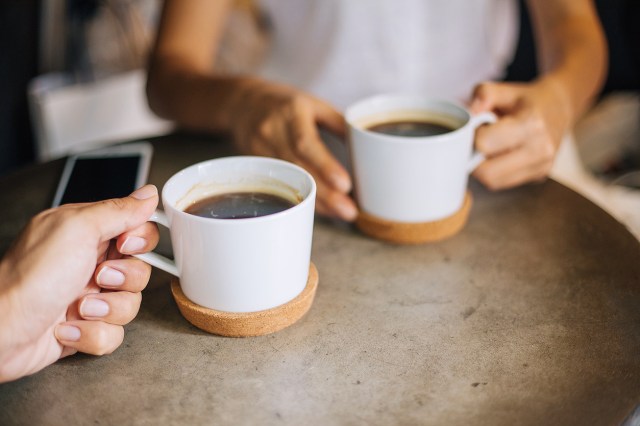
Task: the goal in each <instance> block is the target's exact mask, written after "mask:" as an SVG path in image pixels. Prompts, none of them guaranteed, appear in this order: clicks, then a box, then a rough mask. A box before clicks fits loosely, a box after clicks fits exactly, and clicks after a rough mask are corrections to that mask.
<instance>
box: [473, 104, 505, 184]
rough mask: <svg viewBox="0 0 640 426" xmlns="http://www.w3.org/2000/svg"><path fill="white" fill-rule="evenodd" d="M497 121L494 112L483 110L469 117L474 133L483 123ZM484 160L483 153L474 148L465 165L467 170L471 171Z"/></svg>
mask: <svg viewBox="0 0 640 426" xmlns="http://www.w3.org/2000/svg"><path fill="white" fill-rule="evenodd" d="M497 121H498V116H497V115H495V114H494V113H492V112H483V113H481V114H478V115H475V116H473V117H471V120H470V124H471V127H472V128H473V132H474V134H475V131H476V129H477V128H478V127H480V126H482V125H484V124H492V123H495V122H497ZM474 140H475V138H474ZM484 160H486V157H485V156H484V154H482V153H481V152H478V151H476V150H474V152H473V155H472V156H471V160H469V165H468V166H467V170H468V172H469V173H472V172H473V171H474V170H475V169H476V168H477V167H478V166H479V165H480V164H481V163H482V162H483V161H484Z"/></svg>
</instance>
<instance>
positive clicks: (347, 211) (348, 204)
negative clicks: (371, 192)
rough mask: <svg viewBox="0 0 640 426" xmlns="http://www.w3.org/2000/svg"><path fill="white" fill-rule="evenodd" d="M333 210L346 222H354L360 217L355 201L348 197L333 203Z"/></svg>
mask: <svg viewBox="0 0 640 426" xmlns="http://www.w3.org/2000/svg"><path fill="white" fill-rule="evenodd" d="M333 211H334V212H335V214H336V216H338V218H340V219H342V220H344V221H346V222H353V221H354V220H356V218H357V217H358V209H357V207H356V205H355V203H354V202H353V201H352V200H351V199H350V198H348V197H345V199H342V200H337V202H335V203H333Z"/></svg>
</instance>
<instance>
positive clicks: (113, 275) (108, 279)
mask: <svg viewBox="0 0 640 426" xmlns="http://www.w3.org/2000/svg"><path fill="white" fill-rule="evenodd" d="M125 244H126V241H125ZM123 247H124V245H123ZM96 282H97V283H98V284H99V285H102V286H109V287H117V286H121V285H122V284H124V274H123V273H122V272H120V271H118V270H117V269H113V268H109V267H108V266H105V267H104V268H102V269H100V272H98V276H97V277H96Z"/></svg>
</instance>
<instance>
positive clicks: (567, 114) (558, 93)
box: [534, 74, 578, 126]
mask: <svg viewBox="0 0 640 426" xmlns="http://www.w3.org/2000/svg"><path fill="white" fill-rule="evenodd" d="M534 85H535V86H537V87H538V88H540V89H541V90H542V91H543V92H544V93H546V94H547V95H546V98H547V99H548V102H550V103H552V105H549V108H550V109H551V110H553V111H554V114H555V115H556V117H557V119H560V120H561V121H563V122H565V123H566V125H567V126H572V125H573V123H574V122H575V120H576V118H577V115H578V111H577V106H576V102H575V99H574V96H572V91H571V87H570V84H568V83H567V81H566V80H565V79H564V77H563V76H562V75H560V74H546V75H544V76H542V77H541V78H539V79H538V80H536V81H535V83H534Z"/></svg>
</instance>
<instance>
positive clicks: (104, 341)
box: [92, 327, 124, 355]
mask: <svg viewBox="0 0 640 426" xmlns="http://www.w3.org/2000/svg"><path fill="white" fill-rule="evenodd" d="M119 328H120V329H121V330H122V332H121V333H119V334H118V333H110V332H109V330H107V328H106V327H97V329H96V330H95V331H94V333H93V345H94V348H93V349H94V350H93V351H92V353H93V354H94V355H108V354H110V353H112V352H113V351H115V350H116V349H117V348H118V346H120V344H121V343H122V340H123V337H121V335H123V334H124V329H123V328H122V327H119Z"/></svg>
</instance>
